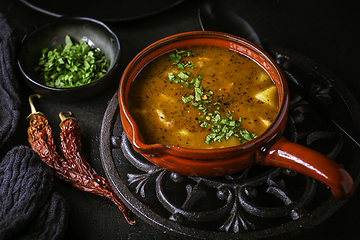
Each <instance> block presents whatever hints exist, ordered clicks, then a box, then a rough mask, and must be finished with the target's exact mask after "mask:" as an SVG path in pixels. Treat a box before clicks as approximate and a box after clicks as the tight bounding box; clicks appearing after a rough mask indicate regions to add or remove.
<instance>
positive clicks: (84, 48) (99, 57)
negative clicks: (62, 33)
mask: <svg viewBox="0 0 360 240" xmlns="http://www.w3.org/2000/svg"><path fill="white" fill-rule="evenodd" d="M65 43H66V45H65V47H64V46H63V45H60V46H59V47H58V48H55V49H54V50H50V51H49V49H48V48H44V49H43V50H42V55H41V57H40V60H39V66H37V67H36V68H35V71H36V72H39V75H40V78H42V79H44V80H45V84H46V86H49V87H56V88H70V87H78V86H82V85H85V84H88V83H91V82H93V81H95V80H96V79H98V78H101V77H102V76H104V74H105V73H106V71H107V69H108V68H109V66H110V61H109V60H107V59H106V57H105V54H104V53H103V52H101V50H100V49H98V48H93V47H90V46H89V45H88V44H87V43H86V42H85V41H83V40H79V42H75V43H73V41H72V40H71V38H70V36H69V35H66V37H65Z"/></svg>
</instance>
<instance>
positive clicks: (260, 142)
mask: <svg viewBox="0 0 360 240" xmlns="http://www.w3.org/2000/svg"><path fill="white" fill-rule="evenodd" d="M194 36H195V37H196V36H197V37H199V36H204V37H209V38H210V37H220V38H223V40H225V38H227V40H228V41H235V42H239V40H240V42H241V43H242V44H244V45H246V46H247V47H250V48H252V49H254V50H255V51H256V52H257V53H258V54H261V56H262V57H265V59H266V60H267V61H268V62H269V63H271V66H272V68H273V69H274V70H275V71H276V74H277V75H278V76H279V79H280V81H281V83H280V85H281V88H282V92H283V98H282V101H281V102H280V104H281V105H280V108H279V112H278V114H277V116H276V118H275V120H274V121H273V123H272V124H271V125H270V126H269V127H268V128H267V129H266V130H265V132H263V133H262V134H261V135H260V136H258V137H257V138H256V139H255V140H252V141H249V142H247V143H245V144H241V145H237V146H233V147H227V148H215V149H191V148H184V147H177V146H173V145H163V144H146V143H145V142H144V141H143V140H142V137H141V133H140V131H139V129H138V127H137V123H136V122H135V120H134V119H133V118H132V116H131V114H130V112H129V111H128V109H127V106H126V102H127V101H126V99H125V98H127V96H126V93H125V88H126V82H127V81H128V80H126V79H127V78H128V75H129V72H130V71H132V70H133V68H134V67H135V66H136V65H137V64H138V63H139V62H140V60H141V59H143V58H146V55H147V54H149V53H151V52H152V51H154V50H155V49H157V48H161V47H163V46H164V45H167V44H171V43H172V42H174V41H176V40H177V39H179V38H180V39H184V38H186V37H188V38H190V37H194ZM163 54H166V52H163ZM158 57H159V56H158ZM251 59H252V58H251ZM252 60H253V61H254V59H252ZM149 62H150V61H149V60H148V61H147V63H146V64H145V65H144V66H142V67H141V69H140V70H139V72H140V71H141V70H142V69H143V68H144V67H145V66H146V65H147V64H148V63H149ZM258 64H259V63H258ZM265 71H266V70H265ZM266 72H267V71H266ZM135 78H136V76H135ZM135 78H134V79H135ZM134 79H133V80H134ZM125 81H126V82H125ZM118 93H119V94H118V101H119V105H120V111H121V114H124V117H125V119H126V121H127V122H128V123H129V124H130V125H131V128H132V129H131V132H132V139H130V142H131V143H132V145H133V147H134V148H135V149H136V150H137V151H140V152H142V151H143V146H146V148H145V149H147V151H144V152H143V153H146V154H148V153H161V152H167V153H168V154H170V155H183V153H184V154H185V155H188V154H195V155H198V156H201V155H202V154H209V153H213V154H224V153H228V152H229V151H235V152H238V151H245V150H246V151H253V150H255V149H257V148H259V147H260V146H264V144H266V143H267V142H269V141H271V140H272V139H274V138H275V137H276V136H278V134H279V133H280V134H281V133H282V131H283V129H280V132H279V127H281V124H282V123H283V122H285V123H286V118H287V109H288V104H289V90H288V85H287V81H286V78H285V76H284V74H283V73H282V71H281V69H280V67H279V66H278V65H277V64H276V62H275V61H274V60H273V58H272V57H271V56H270V55H269V54H268V53H267V52H265V51H264V50H263V49H261V48H259V47H257V46H256V45H255V44H253V43H251V42H249V41H247V40H245V39H243V38H240V37H237V36H234V35H231V34H228V33H222V32H215V31H191V32H183V33H178V34H175V35H171V36H168V37H165V38H163V39H160V40H158V41H156V42H154V43H152V44H150V45H149V46H147V47H146V48H144V49H143V50H142V51H141V52H139V53H138V54H137V55H136V56H135V57H134V58H133V59H132V61H131V62H130V63H129V64H128V66H127V67H126V69H125V70H124V72H123V74H122V76H121V81H120V85H119V89H118ZM125 132H126V131H125ZM127 135H128V134H127ZM128 137H129V136H128ZM139 142H140V143H141V145H139V144H138V143H139Z"/></svg>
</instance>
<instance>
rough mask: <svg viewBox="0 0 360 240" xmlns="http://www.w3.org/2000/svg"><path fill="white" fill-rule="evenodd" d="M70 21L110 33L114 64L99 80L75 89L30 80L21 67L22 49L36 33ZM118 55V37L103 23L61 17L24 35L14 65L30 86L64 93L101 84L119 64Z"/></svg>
mask: <svg viewBox="0 0 360 240" xmlns="http://www.w3.org/2000/svg"><path fill="white" fill-rule="evenodd" d="M71 21H75V22H91V23H92V24H96V25H99V26H100V27H102V28H104V29H105V30H106V31H107V32H108V33H110V35H111V36H112V37H113V39H114V40H115V42H116V45H117V46H116V49H117V53H116V55H115V58H114V64H113V66H111V67H110V68H109V69H108V71H107V72H106V73H105V75H104V76H102V77H101V78H98V79H96V80H95V81H93V82H91V83H88V84H85V85H82V86H77V87H70V88H55V87H49V86H46V85H45V84H41V83H39V82H38V81H36V80H34V79H32V78H31V77H30V76H29V75H28V74H27V72H26V71H25V69H24V67H23V61H22V60H21V59H20V57H21V55H22V52H23V49H24V47H25V46H26V44H27V42H28V41H29V40H30V39H31V38H32V37H33V36H34V35H35V34H37V33H38V32H40V31H42V30H44V29H46V28H48V27H51V26H53V25H59V24H63V23H67V22H71ZM120 54H121V45H120V40H119V38H118V36H117V35H116V34H115V32H114V31H112V30H111V29H110V28H109V27H108V26H107V25H106V24H105V23H103V22H101V21H99V20H96V19H93V18H89V17H66V16H65V17H61V18H58V19H56V20H55V21H51V22H47V23H44V24H41V25H40V26H37V27H35V28H33V29H32V30H30V31H29V32H28V33H26V34H25V35H24V37H23V38H22V40H21V42H20V44H19V47H18V49H17V54H16V63H17V65H18V68H19V70H20V71H21V73H22V75H23V76H24V77H25V78H26V79H27V80H28V81H30V82H31V83H32V84H34V85H36V86H38V87H40V88H42V89H45V90H50V91H53V92H66V91H69V90H71V91H72V90H81V89H84V88H88V87H91V86H92V85H95V84H97V83H98V82H101V81H103V80H104V79H105V77H106V76H108V75H109V74H110V73H112V72H114V71H115V68H116V66H117V65H118V64H119V62H120Z"/></svg>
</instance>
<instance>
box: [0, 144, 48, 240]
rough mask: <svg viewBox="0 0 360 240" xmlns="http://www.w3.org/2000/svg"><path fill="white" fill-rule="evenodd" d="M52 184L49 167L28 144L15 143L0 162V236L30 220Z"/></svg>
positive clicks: (7, 235)
mask: <svg viewBox="0 0 360 240" xmlns="http://www.w3.org/2000/svg"><path fill="white" fill-rule="evenodd" d="M52 186H53V175H52V172H51V169H50V168H48V166H46V165H45V164H44V163H42V162H41V161H40V159H39V157H38V156H37V155H36V153H35V152H34V151H32V150H30V149H29V148H28V147H25V146H23V147H15V148H13V149H12V150H11V151H10V152H8V153H7V154H6V156H5V158H4V159H3V160H2V162H1V163H0V202H1V207H0V239H8V238H9V237H11V236H12V235H13V234H14V233H16V231H19V230H21V229H22V228H23V227H24V226H26V225H27V224H28V223H29V221H30V220H32V219H33V218H34V217H35V215H36V214H37V212H38V211H39V210H40V208H42V207H43V205H44V204H45V202H46V200H47V199H48V197H49V195H50V192H51V189H52Z"/></svg>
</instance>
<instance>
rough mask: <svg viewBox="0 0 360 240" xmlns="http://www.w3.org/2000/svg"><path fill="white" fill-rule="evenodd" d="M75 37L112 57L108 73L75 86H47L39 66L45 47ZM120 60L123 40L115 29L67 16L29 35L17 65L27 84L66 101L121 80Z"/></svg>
mask: <svg viewBox="0 0 360 240" xmlns="http://www.w3.org/2000/svg"><path fill="white" fill-rule="evenodd" d="M66 35H69V36H70V37H71V39H72V40H74V41H76V42H78V41H79V40H84V41H86V42H87V43H88V44H89V45H90V46H91V47H95V48H100V50H101V51H102V52H103V53H104V54H105V56H106V58H107V59H109V60H110V67H109V69H108V71H107V73H106V74H105V75H104V76H103V77H101V78H99V79H97V80H95V81H93V82H92V83H89V84H86V85H83V86H79V87H72V88H54V87H48V86H46V85H45V83H44V81H43V80H41V79H40V78H39V75H38V73H37V72H35V67H36V66H38V61H39V58H40V57H41V53H42V50H43V49H44V48H48V49H49V50H53V49H55V48H58V46H59V45H60V44H62V45H63V46H64V45H65V36H66ZM119 60H120V43H119V40H118V38H117V36H116V34H115V33H114V32H112V31H111V30H110V29H109V28H108V27H107V26H106V25H105V24H104V23H102V22H100V21H97V20H94V19H90V18H80V17H79V18H63V19H59V20H57V21H55V22H51V23H47V24H45V25H42V26H40V27H38V28H36V29H35V30H34V31H32V32H30V33H29V34H27V35H26V36H25V37H24V39H23V40H22V42H21V44H20V47H19V49H18V56H17V64H18V67H19V69H20V72H21V74H22V76H23V78H24V80H25V82H26V83H27V85H28V86H29V87H30V88H31V89H32V90H33V91H35V92H36V93H39V94H41V95H42V96H44V97H48V98H51V99H55V100H58V101H63V102H70V101H78V100H82V99H85V98H88V97H91V96H94V95H95V94H98V93H100V92H101V91H102V90H104V89H105V88H106V87H107V86H108V85H109V84H110V83H111V81H112V80H115V81H116V80H117V79H116V77H115V78H114V75H116V72H117V68H118V65H119Z"/></svg>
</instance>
